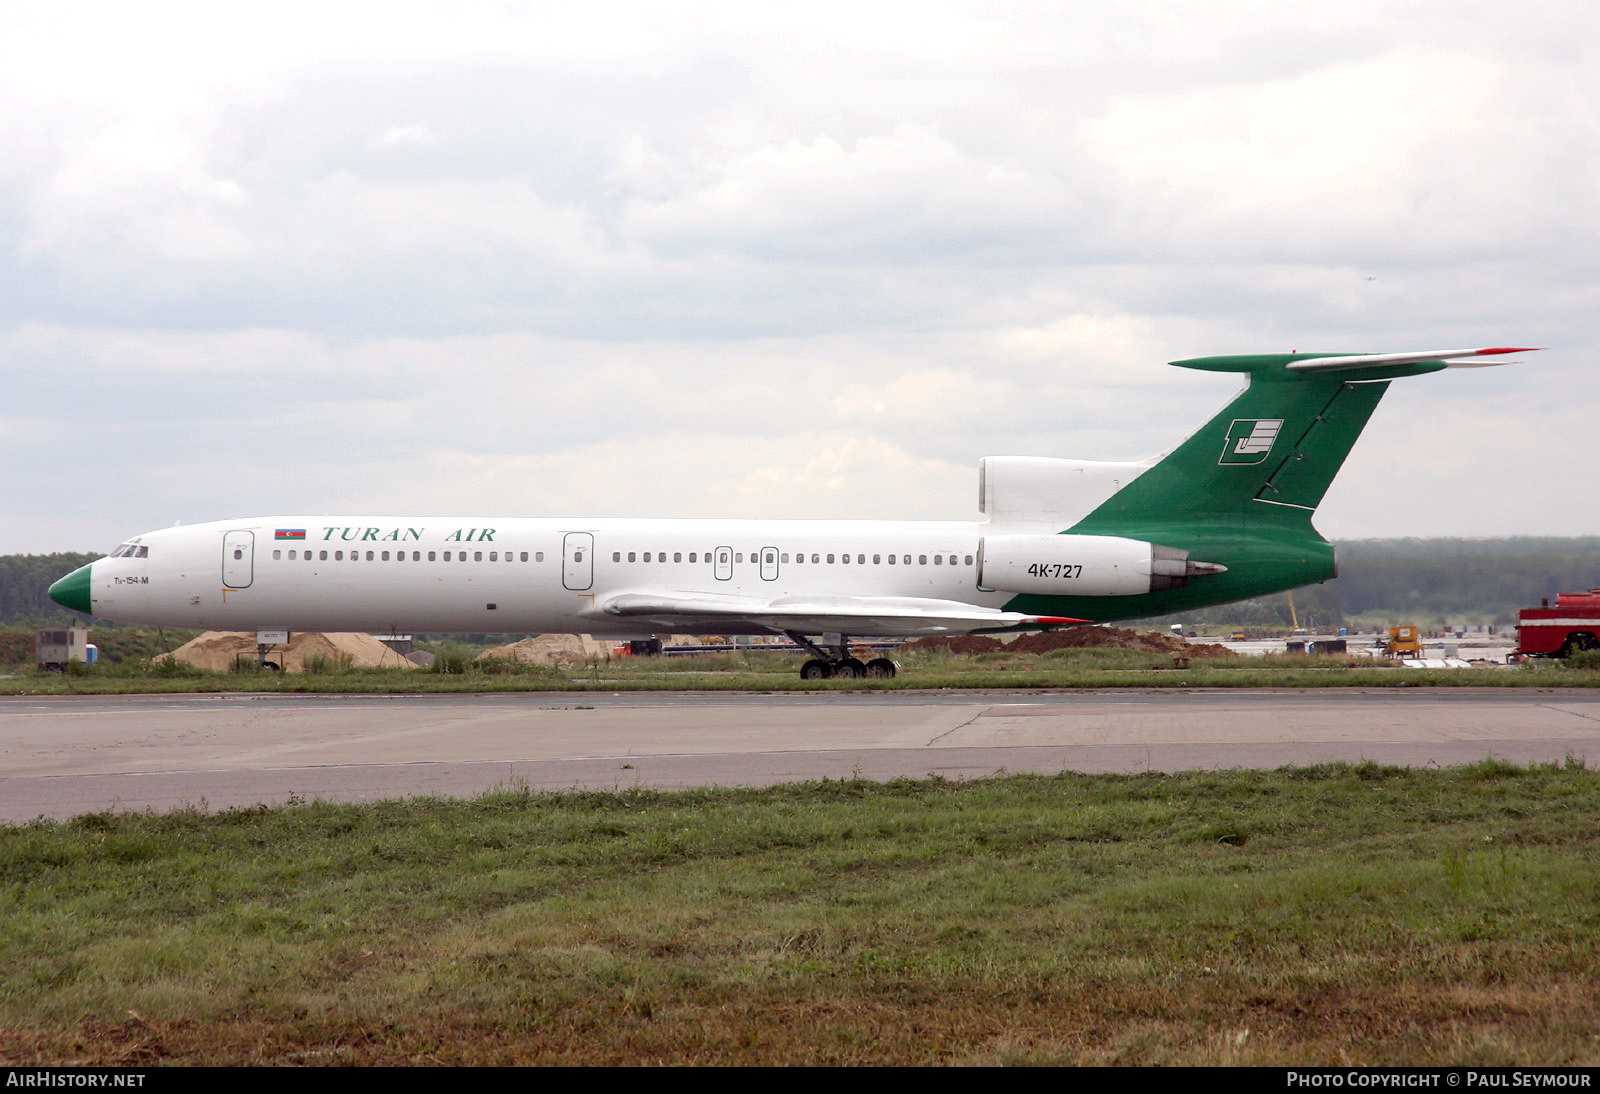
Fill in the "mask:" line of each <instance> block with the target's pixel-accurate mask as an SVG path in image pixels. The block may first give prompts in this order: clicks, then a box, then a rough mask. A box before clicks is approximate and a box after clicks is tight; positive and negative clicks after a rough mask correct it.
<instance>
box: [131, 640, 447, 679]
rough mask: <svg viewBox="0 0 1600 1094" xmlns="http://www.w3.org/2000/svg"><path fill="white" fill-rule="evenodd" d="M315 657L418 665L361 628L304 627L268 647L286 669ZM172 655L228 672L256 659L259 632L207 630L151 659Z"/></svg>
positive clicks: (355, 663) (358, 664)
mask: <svg viewBox="0 0 1600 1094" xmlns="http://www.w3.org/2000/svg"><path fill="white" fill-rule="evenodd" d="M314 657H321V658H324V659H326V660H328V661H331V662H335V663H348V664H349V665H350V667H351V668H358V669H370V668H403V669H410V668H415V667H416V666H415V665H413V664H412V663H411V662H410V661H408V660H406V659H405V658H404V657H402V656H400V655H399V654H398V653H395V652H394V651H393V650H391V649H390V648H389V647H388V646H385V645H384V644H383V643H382V642H379V641H378V640H377V639H376V638H374V637H372V635H370V634H361V633H358V632H348V633H347V632H330V633H326V634H323V633H319V632H316V631H305V632H303V633H297V634H293V635H290V637H289V644H288V646H274V647H272V648H271V649H270V650H268V651H267V659H268V660H270V661H274V662H277V663H278V664H279V665H281V666H282V667H283V669H284V671H285V672H302V671H304V669H305V665H306V662H307V661H308V660H310V659H311V658H314ZM169 658H170V659H172V660H177V661H183V662H185V663H186V664H190V665H195V666H197V667H199V668H203V669H210V670H211V671H213V672H227V671H228V670H229V669H230V668H232V667H233V663H234V661H235V660H236V659H239V658H243V659H244V660H247V661H254V660H255V659H256V632H255V631H207V632H206V633H205V634H202V635H201V636H200V637H199V638H196V639H194V640H193V641H190V642H185V643H184V644H183V645H181V646H179V647H178V648H177V649H175V650H173V651H172V652H171V653H163V654H161V655H159V656H157V657H155V658H152V660H155V661H166V660H168V659H169Z"/></svg>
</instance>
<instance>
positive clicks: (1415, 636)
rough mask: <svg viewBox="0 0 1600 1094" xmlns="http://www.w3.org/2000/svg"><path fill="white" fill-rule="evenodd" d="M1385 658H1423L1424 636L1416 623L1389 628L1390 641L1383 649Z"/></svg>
mask: <svg viewBox="0 0 1600 1094" xmlns="http://www.w3.org/2000/svg"><path fill="white" fill-rule="evenodd" d="M1383 655H1384V656H1385V657H1421V656H1422V636H1421V635H1420V634H1419V633H1418V632H1417V625H1416V624H1415V623H1402V624H1400V625H1399V626H1398V627H1390V628H1389V641H1388V643H1387V644H1385V645H1384V647H1383Z"/></svg>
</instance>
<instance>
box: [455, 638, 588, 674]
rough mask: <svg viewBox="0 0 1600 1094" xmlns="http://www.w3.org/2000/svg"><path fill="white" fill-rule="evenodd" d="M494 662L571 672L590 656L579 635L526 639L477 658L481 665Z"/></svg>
mask: <svg viewBox="0 0 1600 1094" xmlns="http://www.w3.org/2000/svg"><path fill="white" fill-rule="evenodd" d="M491 658H494V659H498V660H501V661H515V662H517V663H518V664H520V665H554V666H557V667H559V668H571V667H572V666H573V665H582V664H585V663H586V662H587V661H588V659H589V653H588V650H587V648H586V645H585V643H584V641H583V638H582V636H580V635H576V634H541V635H540V636H539V637H538V638H524V639H523V640H522V641H520V642H513V643H511V644H510V645H509V646H496V647H495V648H494V649H491V650H484V651H483V652H482V653H480V654H478V660H479V661H486V660H489V659H491Z"/></svg>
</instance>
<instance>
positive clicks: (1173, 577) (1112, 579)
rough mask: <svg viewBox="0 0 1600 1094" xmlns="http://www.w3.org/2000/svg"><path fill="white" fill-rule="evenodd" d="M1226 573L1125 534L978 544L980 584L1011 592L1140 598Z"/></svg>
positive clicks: (995, 538) (1181, 552) (1183, 553)
mask: <svg viewBox="0 0 1600 1094" xmlns="http://www.w3.org/2000/svg"><path fill="white" fill-rule="evenodd" d="M1226 572H1227V567H1226V566H1222V565H1220V564H1218V563H1215V562H1193V561H1190V559H1189V552H1188V551H1185V550H1182V549H1180V548H1177V547H1164V546H1162V545H1161V544H1159V543H1147V542H1145V541H1144V540H1138V539H1123V538H1122V537H1121V536H1074V535H1056V536H1026V535H1024V536H985V537H984V538H983V540H982V541H981V542H980V544H979V548H978V587H979V588H981V589H995V590H999V591H1001V592H1008V593H1042V594H1044V595H1047V596H1137V595H1138V594H1140V593H1149V592H1159V591H1160V590H1162V589H1180V588H1182V587H1183V586H1185V585H1187V584H1188V583H1189V579H1190V578H1194V577H1202V576H1205V575H1207V574H1220V573H1226Z"/></svg>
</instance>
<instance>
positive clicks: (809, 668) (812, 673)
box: [800, 657, 833, 680]
mask: <svg viewBox="0 0 1600 1094" xmlns="http://www.w3.org/2000/svg"><path fill="white" fill-rule="evenodd" d="M832 675H833V672H832V670H831V669H829V668H828V663H827V662H826V661H818V660H817V659H816V658H815V657H813V658H812V659H811V660H809V661H807V662H806V663H805V664H803V665H801V666H800V679H802V680H826V679H827V678H828V677H830V676H832Z"/></svg>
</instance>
